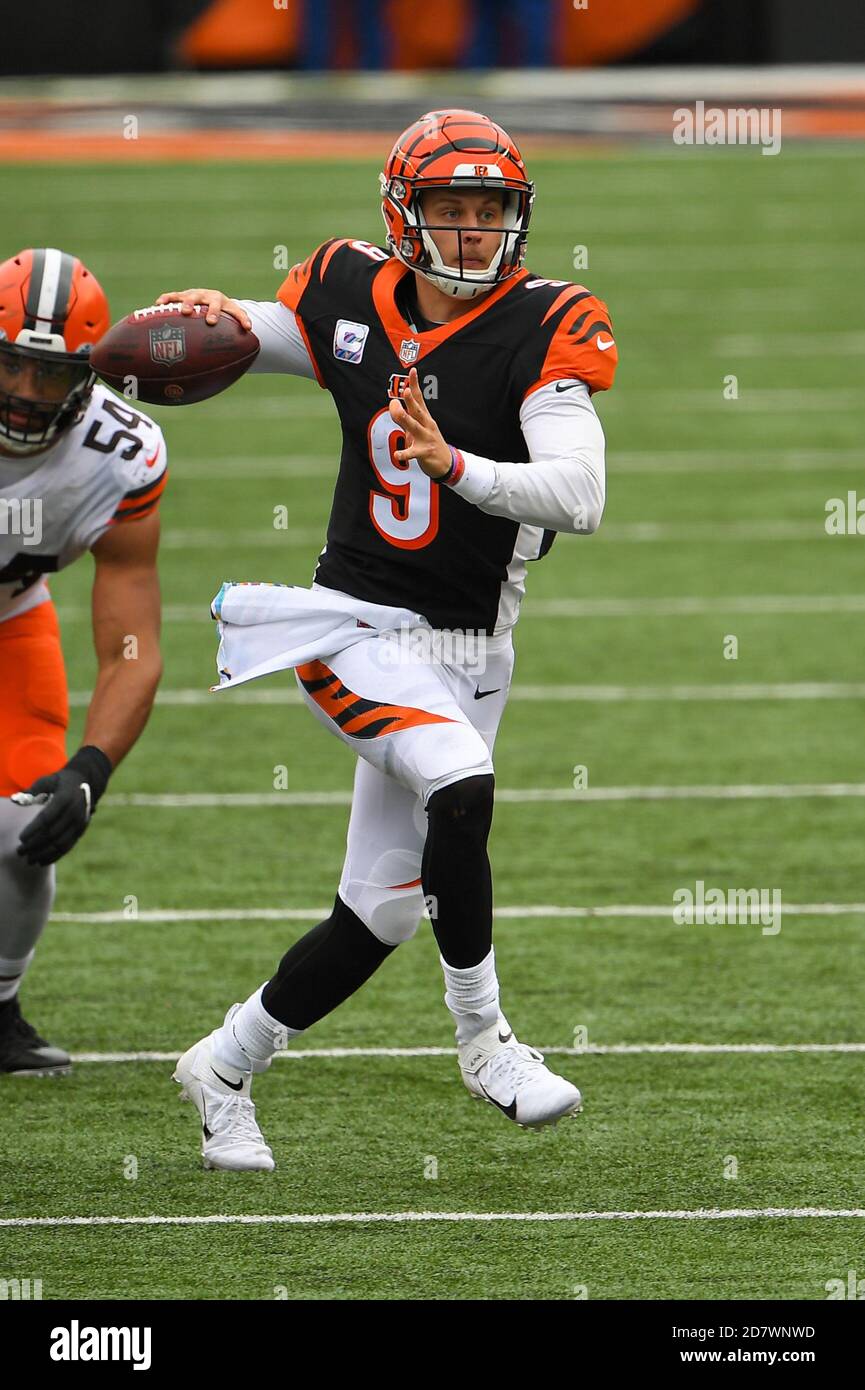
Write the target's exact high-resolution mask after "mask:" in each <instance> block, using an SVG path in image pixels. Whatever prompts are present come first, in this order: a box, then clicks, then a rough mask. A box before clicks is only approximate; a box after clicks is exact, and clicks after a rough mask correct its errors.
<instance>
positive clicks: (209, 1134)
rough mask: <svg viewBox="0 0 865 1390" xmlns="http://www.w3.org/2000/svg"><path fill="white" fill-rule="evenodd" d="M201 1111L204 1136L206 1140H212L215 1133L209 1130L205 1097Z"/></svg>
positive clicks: (202, 1100) (202, 1099)
mask: <svg viewBox="0 0 865 1390" xmlns="http://www.w3.org/2000/svg"><path fill="white" fill-rule="evenodd" d="M201 1109H202V1115H201V1132H202V1134H203V1135H204V1137H205V1139H212V1138H213V1131H212V1130H210V1129H208V1128H207V1102H206V1101H205V1099H204V1096H202V1097H201Z"/></svg>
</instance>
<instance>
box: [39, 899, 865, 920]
mask: <svg viewBox="0 0 865 1390" xmlns="http://www.w3.org/2000/svg"><path fill="white" fill-rule="evenodd" d="M330 911H331V909H330V908H329V907H238V908H231V907H220V908H206V907H192V908H139V909H138V911H137V912H136V913H135V914H134V915H130V913H129V912H126V911H123V910H120V911H111V912H53V913H52V914H51V916H50V918H49V919H48V920H49V921H51V922H57V923H64V924H66V925H76V924H78V923H89V924H92V925H93V926H111V925H117V924H127V925H130V926H141V925H143V924H145V923H149V924H159V923H166V922H212V923H214V924H215V923H217V922H316V921H321V920H323V919H324V918H325V917H327V916H328V915H329V913H330ZM783 911H784V916H785V917H860V916H862V915H863V914H865V903H784V905H783ZM673 912H674V906H673V904H672V903H671V902H670V903H666V904H662V905H661V906H659V907H648V906H646V905H645V904H627V903H610V904H608V905H606V906H603V907H557V906H556V907H554V906H547V905H545V904H541V905H539V906H536V905H532V906H530V907H496V908H494V909H493V916H494V917H495V918H496V920H497V921H502V920H506V919H514V920H516V921H524V920H525V919H526V918H541V919H545V920H555V919H564V920H569V919H571V918H579V919H585V918H594V919H597V918H604V917H622V918H626V919H631V920H632V919H633V918H636V917H640V918H649V919H660V920H662V921H663V920H664V919H666V920H668V921H672V917H673Z"/></svg>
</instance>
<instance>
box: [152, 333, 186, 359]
mask: <svg viewBox="0 0 865 1390" xmlns="http://www.w3.org/2000/svg"><path fill="white" fill-rule="evenodd" d="M150 356H151V357H152V358H153V361H154V362H182V361H183V359H184V357H185V356H186V333H185V332H184V330H183V329H182V328H181V327H180V324H173V323H162V324H160V325H159V327H158V328H151V330H150Z"/></svg>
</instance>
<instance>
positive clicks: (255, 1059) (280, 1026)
mask: <svg viewBox="0 0 865 1390" xmlns="http://www.w3.org/2000/svg"><path fill="white" fill-rule="evenodd" d="M266 984H267V981H266V980H265V982H264V985H262V986H261V988H260V989H257V990H256V991H255V993H254V994H251V995H250V996H249V998H248V999H247V1001H246V1003H245V1004H241V1006H240V1008H239V1009H238V1011H237V1013H236V1014H235V1015H234V1017H233V1018H232V1019H230V1020H229V1022H228V1023H227V1024H225V1023H223V1025H222V1027H221V1028H220V1029H219V1031H218V1032H217V1034H216V1037H215V1038H214V1040H213V1055H214V1056H215V1057H216V1058H217V1060H218V1061H221V1062H224V1063H225V1064H226V1066H229V1067H234V1068H235V1070H236V1071H249V1070H250V1069H252V1070H253V1071H260V1070H263V1064H264V1063H267V1062H269V1061H270V1059H271V1057H272V1056H273V1054H274V1053H275V1052H281V1051H283V1049H284V1048H285V1045H286V1043H287V1042H288V1040H289V1038H296V1037H297V1036H298V1034H299V1033H300V1032H302V1029H299V1028H287V1027H286V1025H285V1024H284V1023H280V1022H279V1020H278V1019H276V1018H273V1017H272V1015H271V1014H269V1013H268V1012H267V1009H266V1008H265V1007H264V1005H263V1004H262V1002H261V992H262V990H263V989H264V987H265V985H266Z"/></svg>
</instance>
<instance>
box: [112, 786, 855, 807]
mask: <svg viewBox="0 0 865 1390" xmlns="http://www.w3.org/2000/svg"><path fill="white" fill-rule="evenodd" d="M863 796H865V782H803V783H789V784H788V783H779V784H776V785H773V784H767V785H765V786H762V785H759V784H751V783H747V782H743V783H740V784H739V785H730V786H711V785H710V786H690V787H689V786H672V787H586V788H585V790H584V791H574V790H572V788H570V787H522V788H521V787H500V788H499V789H498V790H497V791H496V801H498V802H499V803H507V804H515V805H518V806H521V805H525V804H528V803H529V802H535V801H539V802H542V803H543V802H547V801H549V802H558V803H561V802H578V801H591V802H603V801H763V800H765V801H801V800H809V799H811V798H822V797H828V798H830V799H834V798H838V797H853V798H858V797H863ZM351 798H352V793H351V791H350V790H348V789H347V788H346V789H345V790H344V791H327V792H325V791H321V792H310V791H299V792H290V791H284V792H109V793H108V795H107V796H106V797H105V798H104V801H103V805H106V806H108V805H110V806H122V807H130V806H142V807H172V808H174V809H176V810H190V809H194V808H196V807H209V806H210V807H213V806H226V807H256V806H270V807H292V806H350V805H351Z"/></svg>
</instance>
